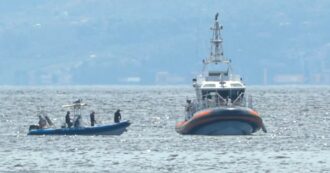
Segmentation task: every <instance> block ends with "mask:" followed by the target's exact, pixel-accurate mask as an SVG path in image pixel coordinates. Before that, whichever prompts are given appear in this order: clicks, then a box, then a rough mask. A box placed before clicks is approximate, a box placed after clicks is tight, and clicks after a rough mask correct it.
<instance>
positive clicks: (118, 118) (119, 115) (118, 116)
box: [114, 109, 121, 123]
mask: <svg viewBox="0 0 330 173" xmlns="http://www.w3.org/2000/svg"><path fill="white" fill-rule="evenodd" d="M114 120H115V123H119V122H120V120H121V114H120V109H118V110H117V111H116V112H115V116H114Z"/></svg>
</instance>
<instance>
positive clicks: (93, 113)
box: [89, 111, 96, 126]
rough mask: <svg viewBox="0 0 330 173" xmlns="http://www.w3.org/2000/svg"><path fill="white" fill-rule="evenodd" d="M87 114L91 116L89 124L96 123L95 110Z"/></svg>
mask: <svg viewBox="0 0 330 173" xmlns="http://www.w3.org/2000/svg"><path fill="white" fill-rule="evenodd" d="M89 116H90V118H91V126H94V124H95V123H96V121H95V112H94V111H92V113H91V114H90V115H89Z"/></svg>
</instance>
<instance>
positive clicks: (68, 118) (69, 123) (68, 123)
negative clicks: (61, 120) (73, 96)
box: [65, 111, 72, 128]
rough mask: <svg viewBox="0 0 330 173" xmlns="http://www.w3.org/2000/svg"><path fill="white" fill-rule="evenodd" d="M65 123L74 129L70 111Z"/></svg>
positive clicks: (67, 113)
mask: <svg viewBox="0 0 330 173" xmlns="http://www.w3.org/2000/svg"><path fill="white" fill-rule="evenodd" d="M65 123H66V124H67V126H68V127H69V128H71V127H72V122H71V118H70V111H68V112H66V115H65Z"/></svg>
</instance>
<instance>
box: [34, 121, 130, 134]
mask: <svg viewBox="0 0 330 173" xmlns="http://www.w3.org/2000/svg"><path fill="white" fill-rule="evenodd" d="M130 124H131V123H130V122H129V121H123V122H120V123H114V124H110V125H100V126H94V127H80V128H60V129H54V128H48V129H34V130H30V131H29V133H28V135H121V134H122V133H124V132H125V131H127V130H126V128H127V127H128V126H130Z"/></svg>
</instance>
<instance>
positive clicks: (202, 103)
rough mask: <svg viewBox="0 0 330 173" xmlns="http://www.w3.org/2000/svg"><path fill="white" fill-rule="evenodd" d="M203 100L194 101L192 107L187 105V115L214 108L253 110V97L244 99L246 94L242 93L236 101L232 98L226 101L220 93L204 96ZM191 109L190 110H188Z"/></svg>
mask: <svg viewBox="0 0 330 173" xmlns="http://www.w3.org/2000/svg"><path fill="white" fill-rule="evenodd" d="M202 98H203V99H201V100H192V102H191V105H187V106H186V107H187V109H186V113H187V115H188V116H192V114H194V113H195V112H197V111H200V110H202V109H205V108H213V107H234V106H243V107H246V106H247V107H249V108H252V107H253V106H252V96H250V95H248V99H247V101H246V98H245V97H244V93H241V94H240V95H239V96H238V97H237V98H236V99H235V100H234V101H232V100H231V99H230V98H227V99H224V98H223V97H222V96H221V95H219V94H218V93H209V94H206V95H203V97H202ZM188 107H189V108H188Z"/></svg>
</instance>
